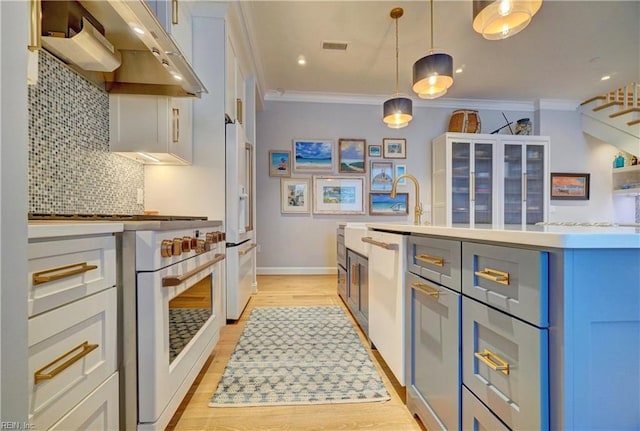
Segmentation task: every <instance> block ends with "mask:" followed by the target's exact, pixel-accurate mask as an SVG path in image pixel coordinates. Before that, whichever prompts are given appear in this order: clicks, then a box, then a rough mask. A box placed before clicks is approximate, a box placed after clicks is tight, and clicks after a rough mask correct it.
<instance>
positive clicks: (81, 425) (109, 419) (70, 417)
mask: <svg viewBox="0 0 640 431" xmlns="http://www.w3.org/2000/svg"><path fill="white" fill-rule="evenodd" d="M118 402H119V401H118V373H114V374H112V375H111V377H109V379H108V380H107V381H106V382H104V383H103V384H101V385H100V386H98V388H97V389H96V390H95V391H93V392H91V394H89V396H88V397H87V398H85V399H84V400H82V402H81V403H80V404H78V405H77V406H75V407H74V408H73V410H71V411H70V412H69V413H67V414H66V415H65V416H64V417H63V418H62V419H60V420H59V421H58V422H56V423H55V424H54V425H53V426H52V427H51V428H49V431H68V430H82V431H109V430H117V429H118V427H119V423H118V422H119V416H118V411H119V406H118Z"/></svg>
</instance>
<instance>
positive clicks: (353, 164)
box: [338, 139, 367, 174]
mask: <svg viewBox="0 0 640 431" xmlns="http://www.w3.org/2000/svg"><path fill="white" fill-rule="evenodd" d="M366 151H367V141H365V140H364V139H338V172H340V173H344V174H364V173H365V172H367V164H366V161H367V153H366Z"/></svg>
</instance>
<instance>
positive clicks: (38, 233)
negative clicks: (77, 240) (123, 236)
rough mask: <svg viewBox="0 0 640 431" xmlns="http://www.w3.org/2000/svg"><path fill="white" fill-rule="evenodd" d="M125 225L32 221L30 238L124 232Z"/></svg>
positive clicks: (96, 222)
mask: <svg viewBox="0 0 640 431" xmlns="http://www.w3.org/2000/svg"><path fill="white" fill-rule="evenodd" d="M123 229H124V225H123V224H122V223H117V222H101V221H91V222H78V221H30V222H29V225H28V236H29V239H37V238H55V237H65V236H80V235H100V234H107V233H114V232H122V231H123Z"/></svg>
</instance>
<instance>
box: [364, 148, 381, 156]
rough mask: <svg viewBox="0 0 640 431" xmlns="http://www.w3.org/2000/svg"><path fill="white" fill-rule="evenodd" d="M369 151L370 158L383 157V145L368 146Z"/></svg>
mask: <svg viewBox="0 0 640 431" xmlns="http://www.w3.org/2000/svg"><path fill="white" fill-rule="evenodd" d="M367 149H368V150H369V157H380V156H382V145H368V146H367Z"/></svg>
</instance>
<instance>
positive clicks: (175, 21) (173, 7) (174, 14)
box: [171, 0, 180, 25]
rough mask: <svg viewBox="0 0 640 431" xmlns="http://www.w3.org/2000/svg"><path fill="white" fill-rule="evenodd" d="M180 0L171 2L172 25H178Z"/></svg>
mask: <svg viewBox="0 0 640 431" xmlns="http://www.w3.org/2000/svg"><path fill="white" fill-rule="evenodd" d="M179 23H180V21H179V19H178V0H171V24H173V25H178V24H179Z"/></svg>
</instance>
